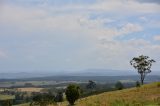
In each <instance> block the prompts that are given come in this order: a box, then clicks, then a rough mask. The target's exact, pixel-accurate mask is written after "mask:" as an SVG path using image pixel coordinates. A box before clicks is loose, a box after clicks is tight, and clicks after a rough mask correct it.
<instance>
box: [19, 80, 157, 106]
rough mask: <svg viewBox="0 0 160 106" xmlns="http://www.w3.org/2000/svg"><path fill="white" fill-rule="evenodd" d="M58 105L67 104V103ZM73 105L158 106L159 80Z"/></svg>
mask: <svg viewBox="0 0 160 106" xmlns="http://www.w3.org/2000/svg"><path fill="white" fill-rule="evenodd" d="M18 106H21V105H18ZM24 106H27V105H24ZM52 106H53V105H52ZM59 106H68V103H67V102H63V103H61V104H60V105H59ZM75 106H160V82H156V83H152V84H146V85H143V86H141V87H140V88H130V89H124V90H119V91H112V92H106V93H102V94H99V95H94V96H89V97H87V98H83V99H80V100H78V101H77V102H76V103H75Z"/></svg>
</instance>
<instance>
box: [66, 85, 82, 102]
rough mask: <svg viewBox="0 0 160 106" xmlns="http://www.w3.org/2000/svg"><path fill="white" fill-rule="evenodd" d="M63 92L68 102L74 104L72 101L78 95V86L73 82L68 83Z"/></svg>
mask: <svg viewBox="0 0 160 106" xmlns="http://www.w3.org/2000/svg"><path fill="white" fill-rule="evenodd" d="M65 94H66V99H67V100H68V102H69V104H70V105H74V102H75V101H76V100H77V99H78V98H79V97H80V87H79V86H77V85H75V84H70V85H69V86H68V87H67V89H66V92H65Z"/></svg>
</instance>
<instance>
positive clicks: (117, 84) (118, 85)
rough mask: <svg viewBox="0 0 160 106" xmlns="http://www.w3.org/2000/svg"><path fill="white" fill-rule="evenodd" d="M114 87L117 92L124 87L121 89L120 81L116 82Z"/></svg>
mask: <svg viewBox="0 0 160 106" xmlns="http://www.w3.org/2000/svg"><path fill="white" fill-rule="evenodd" d="M115 87H116V89H118V90H122V89H123V88H124V87H123V84H122V83H121V82H120V81H118V82H117V83H116V84H115Z"/></svg>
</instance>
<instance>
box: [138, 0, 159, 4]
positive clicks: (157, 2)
mask: <svg viewBox="0 0 160 106" xmlns="http://www.w3.org/2000/svg"><path fill="white" fill-rule="evenodd" d="M137 1H138V2H141V3H156V4H160V1H159V0H137Z"/></svg>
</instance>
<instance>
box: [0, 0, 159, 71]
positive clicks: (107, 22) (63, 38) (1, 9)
mask: <svg viewBox="0 0 160 106" xmlns="http://www.w3.org/2000/svg"><path fill="white" fill-rule="evenodd" d="M142 54H143V55H147V56H149V57H150V58H152V59H154V60H156V63H154V64H153V66H152V69H153V70H159V69H160V1H159V0H0V72H1V73H2V72H33V71H34V72H40V71H44V72H54V71H55V70H58V71H60V72H62V73H63V71H72V72H75V71H81V70H86V69H114V70H133V67H132V66H131V65H130V63H129V61H130V60H131V59H132V58H133V57H137V56H139V55H142Z"/></svg>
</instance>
